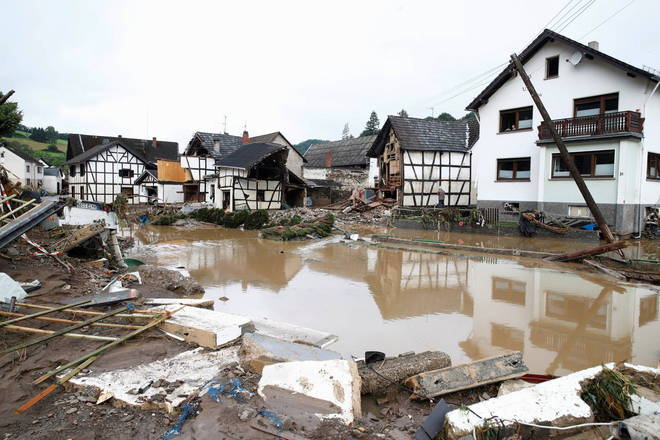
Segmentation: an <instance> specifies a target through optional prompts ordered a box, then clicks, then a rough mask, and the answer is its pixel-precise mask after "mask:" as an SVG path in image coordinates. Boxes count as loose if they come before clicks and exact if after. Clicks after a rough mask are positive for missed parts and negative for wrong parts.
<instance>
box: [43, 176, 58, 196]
mask: <svg viewBox="0 0 660 440" xmlns="http://www.w3.org/2000/svg"><path fill="white" fill-rule="evenodd" d="M58 183H59V184H60V191H61V190H62V178H61V177H59V176H44V186H43V188H44V190H45V191H47V192H48V193H49V194H57V184H58Z"/></svg>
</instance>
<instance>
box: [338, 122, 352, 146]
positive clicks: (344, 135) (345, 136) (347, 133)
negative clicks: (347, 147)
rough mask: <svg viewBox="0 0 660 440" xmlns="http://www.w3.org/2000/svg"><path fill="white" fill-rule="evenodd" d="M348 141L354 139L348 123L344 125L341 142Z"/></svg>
mask: <svg viewBox="0 0 660 440" xmlns="http://www.w3.org/2000/svg"><path fill="white" fill-rule="evenodd" d="M346 139H353V135H352V134H351V131H350V129H349V128H348V122H347V123H346V125H344V130H343V131H342V132H341V140H342V141H345V140H346Z"/></svg>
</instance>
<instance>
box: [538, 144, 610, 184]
mask: <svg viewBox="0 0 660 440" xmlns="http://www.w3.org/2000/svg"><path fill="white" fill-rule="evenodd" d="M601 153H612V154H613V155H614V162H613V164H614V165H616V151H615V150H598V151H576V152H575V153H570V156H571V157H574V156H591V167H590V174H581V176H582V177H586V178H588V179H612V178H613V177H614V176H615V174H616V173H615V171H616V170H614V169H613V170H612V174H611V175H607V176H601V175H596V174H594V173H595V172H596V155H597V154H601ZM557 160H561V154H559V153H553V155H552V162H551V164H550V166H551V168H550V178H552V179H558V180H561V179H571V175H570V172H569V175H568V176H555V161H557Z"/></svg>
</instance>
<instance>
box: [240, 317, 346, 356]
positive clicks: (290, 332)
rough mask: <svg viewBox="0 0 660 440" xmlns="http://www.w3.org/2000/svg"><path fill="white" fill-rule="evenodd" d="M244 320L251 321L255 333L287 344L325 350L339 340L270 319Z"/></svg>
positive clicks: (252, 318)
mask: <svg viewBox="0 0 660 440" xmlns="http://www.w3.org/2000/svg"><path fill="white" fill-rule="evenodd" d="M246 318H248V319H249V320H250V321H252V323H253V324H254V331H255V332H256V333H261V334H262V335H266V336H271V337H273V338H278V339H283V340H285V341H289V342H296V343H300V344H307V345H313V346H315V347H319V348H325V347H327V346H328V345H330V344H334V343H335V342H337V340H338V339H339V337H338V336H336V335H333V334H331V333H328V332H324V331H320V330H315V329H311V328H307V327H302V326H299V325H295V324H289V323H288V322H280V321H273V320H272V319H268V318H258V317H255V316H246Z"/></svg>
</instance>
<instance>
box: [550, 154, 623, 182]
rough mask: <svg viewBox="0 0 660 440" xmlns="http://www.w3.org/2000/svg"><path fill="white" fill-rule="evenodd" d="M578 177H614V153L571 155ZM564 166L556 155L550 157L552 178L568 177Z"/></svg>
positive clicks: (568, 174) (568, 173)
mask: <svg viewBox="0 0 660 440" xmlns="http://www.w3.org/2000/svg"><path fill="white" fill-rule="evenodd" d="M571 157H572V158H573V162H575V166H576V167H577V169H578V171H579V172H580V175H582V176H585V177H614V151H613V150H607V151H589V152H584V153H572V154H571ZM570 175H571V173H570V172H569V171H568V168H567V167H566V164H565V163H564V161H563V160H562V159H561V156H560V155H559V154H558V153H557V154H553V155H552V178H561V177H570Z"/></svg>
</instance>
